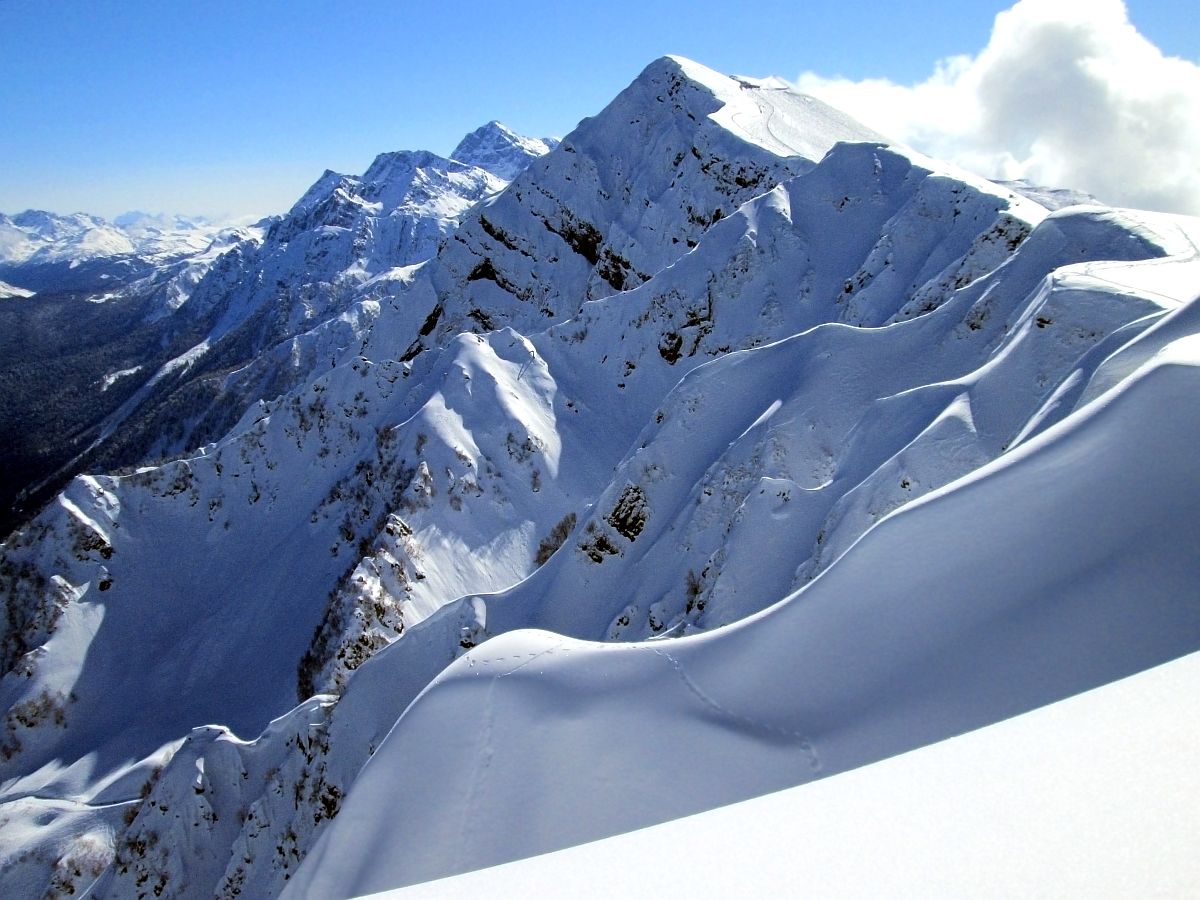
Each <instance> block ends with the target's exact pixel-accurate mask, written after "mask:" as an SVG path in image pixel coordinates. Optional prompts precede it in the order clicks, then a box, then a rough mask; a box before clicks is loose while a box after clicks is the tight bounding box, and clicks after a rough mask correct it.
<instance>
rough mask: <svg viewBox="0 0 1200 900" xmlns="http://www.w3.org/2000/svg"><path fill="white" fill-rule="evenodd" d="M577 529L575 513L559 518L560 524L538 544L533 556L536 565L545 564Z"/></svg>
mask: <svg viewBox="0 0 1200 900" xmlns="http://www.w3.org/2000/svg"><path fill="white" fill-rule="evenodd" d="M574 529H575V513H573V512H570V513H567V514H566V515H565V516H563V517H562V518H561V519H559V521H558V524H557V525H555V526H554V527H553V528H551V529H550V533H549V534H548V535H546V536H545V537H544V538H542V541H541V543H540V544H538V548H537V553H535V554H534V556H533V561H534V564H535V565H538V566H543V565H545V564H546V562H547V561H548V560H549V559H550V557H551V556H553V555H554V553H555V551H557V550H558V548H559V547H561V546H562V545H563V543H564V542H565V541H566V540H567V538H568V537H569V536H570V534H571V532H572V531H573V530H574Z"/></svg>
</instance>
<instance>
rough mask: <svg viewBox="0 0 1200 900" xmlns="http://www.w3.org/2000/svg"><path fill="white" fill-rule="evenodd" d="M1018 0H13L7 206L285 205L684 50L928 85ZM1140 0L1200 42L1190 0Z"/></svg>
mask: <svg viewBox="0 0 1200 900" xmlns="http://www.w3.org/2000/svg"><path fill="white" fill-rule="evenodd" d="M1007 5H1008V4H1006V3H997V2H970V0H960V2H955V3H949V2H933V0H913V2H908V3H903V4H901V3H895V2H889V3H879V4H875V3H863V2H859V3H846V2H825V0H821V2H813V3H805V2H798V0H791V2H776V0H759V2H756V3H754V4H752V5H735V4H731V3H728V2H724V3H718V2H709V0H692V2H688V3H678V2H677V3H670V4H668V3H657V2H652V0H642V2H623V0H622V2H607V3H583V4H565V3H542V2H527V3H507V4H506V3H497V2H493V3H478V2H459V3H457V4H453V5H450V4H431V3H424V2H422V3H409V2H403V0H396V2H382V0H363V2H354V0H345V2H337V3H334V2H316V0H290V2H282V0H240V2H228V0H207V2H204V3H201V2H183V0H180V2H149V0H123V2H112V0H90V2H86V3H85V2H65V0H63V2H52V0H0V85H2V86H3V87H2V88H0V134H2V136H3V140H2V141H0V210H3V211H6V212H15V211H17V210H20V209H23V208H26V207H31V206H32V207H40V208H46V209H51V210H54V211H58V212H71V211H75V210H85V211H89V212H96V213H99V214H101V215H108V216H112V215H115V214H116V213H119V212H121V211H124V210H126V209H132V208H140V209H146V210H148V211H153V212H159V211H162V212H184V213H202V214H206V215H211V216H223V215H229V216H239V215H247V214H256V215H257V214H266V213H271V212H281V211H283V210H284V209H286V208H287V207H288V206H289V205H290V204H291V202H292V201H293V200H295V199H296V197H298V196H299V195H300V193H301V192H302V191H303V190H304V188H305V187H307V185H308V184H309V183H311V182H312V181H313V180H315V178H316V177H317V176H318V175H320V173H321V172H322V171H323V170H324V169H325V168H333V169H336V170H338V171H344V172H360V171H362V170H363V169H364V168H365V167H366V166H367V164H368V163H369V162H370V160H371V158H372V157H373V156H374V155H375V154H376V153H378V152H381V151H384V150H395V149H413V148H418V147H420V148H426V149H431V150H434V151H436V152H440V153H448V152H449V151H450V149H451V148H452V147H453V146H454V144H455V143H456V142H457V140H458V139H459V138H460V137H461V136H462V135H463V134H464V133H466V132H467V131H469V130H471V129H473V128H475V127H476V126H478V125H480V124H482V123H483V122H485V121H487V120H488V119H492V118H496V119H500V120H501V121H504V122H506V123H507V124H509V125H511V126H512V127H514V128H516V129H517V130H519V131H523V132H525V133H529V134H539V135H541V134H559V135H561V134H563V133H565V132H567V131H569V130H570V129H571V127H572V126H573V125H574V124H575V123H576V122H577V121H578V120H579V119H580V118H582V117H583V116H586V115H591V114H593V113H595V112H596V111H598V110H599V109H600V108H602V107H603V106H604V104H605V103H606V102H607V101H608V100H610V99H611V98H612V96H613V95H614V94H616V93H617V92H618V91H619V90H620V89H621V88H622V87H624V86H625V85H626V84H627V83H628V82H629V81H630V80H632V79H633V78H634V77H635V76H636V75H637V73H638V72H639V71H640V70H641V68H642V67H643V66H644V65H646V64H647V63H648V62H650V61H651V60H652V59H654V58H656V57H658V56H661V55H663V54H664V53H677V54H681V55H684V56H688V57H691V58H693V59H696V60H698V61H700V62H702V63H705V64H706V65H709V66H711V67H713V68H715V69H718V70H721V71H726V72H735V73H743V74H752V75H768V74H778V75H782V76H784V77H787V78H795V77H797V76H798V75H799V74H800V73H801V72H806V71H807V72H812V73H817V74H819V75H822V76H829V77H832V76H843V77H845V78H848V79H855V80H858V79H864V78H887V79H889V80H891V81H894V82H898V83H903V84H912V83H916V82H919V81H920V80H922V79H924V78H927V77H928V76H929V75H930V73H931V72H932V71H933V68H934V64H935V63H936V61H938V60H940V59H943V58H945V57H948V56H951V55H953V54H962V53H969V54H974V53H977V52H979V51H980V50H981V49H982V48H983V47H984V46H985V45H986V44H987V42H988V37H989V33H990V31H991V28H992V22H993V19H994V17H995V15H996V13H997V12H999V11H1001V10H1002V9H1004V8H1005V7H1006V6H1007ZM1127 6H1128V12H1129V17H1130V19H1131V21H1132V22H1133V24H1134V25H1135V26H1136V27H1137V28H1138V30H1140V31H1141V32H1142V34H1144V35H1145V36H1146V37H1147V38H1149V39H1150V40H1151V41H1152V42H1154V43H1155V44H1157V45H1158V46H1159V47H1160V48H1162V49H1163V51H1164V52H1166V53H1167V54H1171V55H1180V56H1184V57H1190V58H1192V59H1195V58H1196V56H1197V48H1200V26H1197V24H1196V23H1195V21H1193V20H1194V19H1196V18H1200V17H1195V16H1194V15H1190V14H1189V13H1188V12H1187V11H1186V10H1185V7H1186V6H1187V4H1183V3H1166V2H1162V0H1158V2H1154V0H1141V2H1138V0H1131V2H1129V3H1128V4H1127Z"/></svg>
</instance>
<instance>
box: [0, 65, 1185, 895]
mask: <svg viewBox="0 0 1200 900" xmlns="http://www.w3.org/2000/svg"><path fill="white" fill-rule="evenodd" d="M1088 201H1089V198H1086V197H1084V196H1081V195H1077V194H1074V193H1071V192H1069V191H1061V190H1049V189H1045V188H1039V187H1037V186H1034V185H1027V184H1023V183H1022V184H1011V185H1000V184H996V183H992V182H989V181H986V180H984V179H981V178H976V177H974V176H971V175H969V174H966V173H963V172H962V171H960V170H957V169H955V168H952V167H950V166H946V165H943V164H941V163H939V162H937V161H935V160H931V159H928V158H926V157H924V156H922V155H920V154H918V153H916V152H914V151H912V150H911V149H908V148H905V147H902V146H898V145H895V144H892V143H889V142H888V141H887V140H886V139H885V138H883V137H882V136H880V135H878V134H876V133H874V132H872V131H871V130H869V129H867V128H865V127H864V126H862V125H861V124H859V123H857V122H855V121H853V120H852V119H850V118H848V117H847V116H845V115H844V114H842V113H840V112H838V111H837V110H834V109H832V108H830V107H828V106H826V105H825V104H823V103H821V102H820V101H818V100H816V99H814V98H812V97H808V96H806V95H803V94H799V93H796V92H794V91H793V90H791V89H789V88H787V87H786V86H785V85H783V84H782V83H781V82H779V81H778V80H774V79H772V80H765V81H764V80H757V79H749V78H732V77H727V76H724V75H720V74H718V73H716V72H713V71H712V70H709V69H707V68H705V67H704V66H701V65H699V64H697V63H693V62H691V61H688V60H684V59H680V58H677V57H665V58H663V59H660V60H657V61H655V62H653V63H652V64H651V65H650V66H649V67H647V69H646V70H645V71H644V72H642V74H641V75H639V76H638V78H637V79H635V80H634V81H633V83H632V84H631V85H630V86H629V87H628V88H626V89H625V90H624V91H623V92H621V94H619V95H618V96H617V97H616V98H615V99H614V100H613V101H612V102H611V103H610V104H609V105H608V106H607V107H606V108H605V109H604V110H603V111H601V112H599V113H598V114H597V115H596V116H595V117H593V118H589V119H585V120H584V121H583V122H581V123H580V125H579V126H578V127H577V128H576V129H575V130H574V131H572V132H571V133H570V134H568V135H566V136H565V137H564V138H563V139H562V140H561V142H558V141H555V140H550V139H530V138H524V137H521V136H519V135H516V134H514V133H513V132H512V131H510V130H509V129H507V128H505V127H504V126H502V125H500V124H499V123H496V122H492V123H489V124H488V125H485V126H483V127H482V128H480V129H478V130H477V131H475V132H473V133H472V134H470V135H468V136H467V137H466V138H465V139H464V140H463V142H462V143H461V144H460V145H459V147H458V148H456V149H455V151H454V152H453V153H452V154H451V157H450V158H441V157H438V156H435V155H433V154H431V153H426V152H398V153H386V154H383V155H381V156H379V157H378V158H377V159H376V160H375V162H374V163H372V165H371V166H370V167H369V168H368V170H367V171H366V172H365V173H363V174H362V175H361V176H346V175H340V174H337V173H333V172H326V173H325V174H324V175H323V176H322V177H321V178H320V179H318V181H317V182H316V183H315V184H314V185H313V186H312V187H311V188H310V189H309V190H308V191H307V192H306V193H305V195H304V196H303V197H302V198H300V200H298V201H297V203H296V204H295V205H294V206H293V207H292V209H291V210H290V211H288V212H287V213H286V214H285V215H282V216H279V217H273V218H270V219H267V220H264V221H263V222H261V223H258V224H257V225H256V226H254V227H251V228H246V229H241V230H237V231H226V232H220V233H217V234H209V235H208V236H207V238H206V241H205V243H204V245H203V246H202V247H195V248H193V251H192V252H190V253H188V254H181V255H179V256H172V255H170V253H167V251H166V250H165V249H163V250H162V252H163V253H166V254H167V255H166V256H162V257H155V258H153V259H151V258H150V257H151V256H152V254H151V252H150V251H149V250H146V251H144V252H145V254H146V258H145V264H146V269H145V271H144V273H142V274H141V275H140V276H139V277H137V278H135V279H134V280H132V281H128V282H125V283H122V284H121V286H120V287H119V288H117V289H115V290H108V289H103V290H99V291H95V289H89V290H91V291H92V292H91V293H89V292H87V291H85V292H83V293H82V294H79V295H76V296H67V292H66V289H65V288H63V287H62V286H61V285H60V286H59V287H58V288H54V289H45V290H42V289H39V290H38V291H37V293H36V294H35V295H34V296H31V297H26V298H13V299H10V300H5V301H3V303H0V316H2V317H4V318H2V319H0V389H2V390H4V391H5V392H6V394H7V395H8V396H11V397H13V398H14V403H13V405H12V406H11V408H10V412H9V413H7V414H6V415H7V418H5V419H4V420H3V421H2V422H0V425H2V427H3V429H4V431H3V437H4V446H5V447H8V448H12V449H9V450H7V451H6V452H7V453H8V454H9V456H8V458H7V459H6V460H4V463H5V465H6V471H8V472H10V473H13V474H12V475H9V476H7V478H8V481H7V482H6V484H5V485H4V487H5V491H6V492H7V493H6V495H5V498H3V499H5V502H6V504H9V510H8V524H9V525H11V526H16V527H15V530H13V531H12V533H11V535H10V536H9V537H8V538H7V540H6V541H5V542H4V544H3V545H0V598H2V601H3V605H4V611H5V616H4V618H3V619H0V622H2V623H3V624H2V625H0V670H2V671H4V672H6V673H7V674H5V675H4V676H3V679H2V680H0V708H2V709H4V710H6V711H7V712H6V713H5V717H4V721H3V723H2V725H0V778H3V779H4V781H3V783H2V784H0V819H2V821H3V824H0V835H3V838H2V839H0V893H3V894H6V895H12V896H32V895H42V894H49V895H51V896H67V895H75V896H79V895H81V894H83V893H85V892H90V893H89V894H88V895H89V896H94V897H98V898H99V897H151V896H177V897H211V896H218V897H236V896H241V897H274V896H283V897H293V898H295V897H322V898H325V897H350V896H357V895H360V894H365V893H368V892H371V891H376V890H383V889H386V888H390V887H397V886H401V885H405V884H411V883H414V882H418V881H423V880H427V879H432V878H436V877H440V876H443V875H447V874H452V873H455V872H461V871H466V870H469V869H474V868H480V867H483V866H488V865H493V864H496V863H500V862H505V861H508V860H512V859H516V858H520V857H523V856H528V855H531V854H536V853H542V852H545V851H547V850H551V849H556V848H559V847H563V846H568V845H571V844H576V843H581V842H585V841H589V840H593V839H596V838H600V837H604V836H607V835H612V834H616V833H619V832H622V831H628V830H630V829H633V828H637V827H641V826H645V825H649V824H653V823H657V822H663V821H667V820H670V819H673V818H677V817H680V816H683V815H688V814H691V813H695V812H700V811H703V810H706V809H711V808H713V807H716V806H718V805H721V804H725V803H730V802H734V801H737V800H742V799H746V798H749V797H752V796H756V795H759V794H763V793H766V792H769V791H773V790H777V789H780V788H784V787H789V786H793V785H797V784H800V783H803V782H806V781H810V780H813V779H816V778H820V777H824V776H827V775H831V774H834V773H837V772H842V771H846V770H848V769H851V768H855V767H857V766H861V765H864V764H867V763H870V762H873V761H875V760H879V759H882V758H884V757H887V756H890V755H893V754H897V753H900V752H903V751H905V750H908V749H911V748H914V747H918V746H922V745H924V744H928V743H931V742H934V741H937V740H940V739H942V738H945V737H949V736H951V735H954V734H958V733H961V732H964V731H967V730H970V729H973V728H978V727H980V726H983V725H987V724H989V723H992V722H996V721H998V720H1000V719H1004V718H1007V717H1010V716H1013V715H1015V714H1017V713H1020V712H1024V711H1027V710H1030V709H1033V708H1035V707H1038V706H1041V705H1044V704H1048V703H1052V702H1055V701H1057V700H1059V699H1061V698H1064V697H1066V696H1069V695H1072V694H1075V693H1078V692H1080V691H1083V690H1086V689H1088V688H1091V687H1095V686H1097V685H1100V684H1104V683H1106V682H1109V681H1112V680H1114V679H1116V678H1119V677H1122V676H1124V675H1128V674H1132V673H1134V672H1138V671H1141V670H1143V669H1147V668H1149V667H1152V666H1154V665H1157V664H1159V663H1162V662H1165V661H1167V660H1170V659H1173V658H1176V657H1179V656H1182V655H1184V654H1187V653H1190V652H1193V651H1196V650H1198V649H1200V603H1198V602H1197V599H1196V591H1195V585H1196V584H1198V583H1200V556H1198V555H1197V554H1196V553H1195V548H1196V546H1198V545H1200V525H1198V524H1197V523H1200V456H1198V455H1197V454H1196V453H1195V452H1194V448H1195V446H1196V445H1197V442H1198V440H1200V418H1198V417H1196V416H1195V415H1192V414H1191V413H1190V410H1191V408H1192V406H1193V405H1194V404H1193V403H1192V399H1191V398H1193V397H1194V396H1195V392H1196V390H1197V388H1198V387H1200V382H1198V378H1200V369H1198V368H1197V367H1198V366H1200V352H1198V351H1197V349H1196V348H1197V346H1200V344H1198V343H1197V337H1196V334H1197V330H1198V329H1200V318H1198V316H1200V312H1198V311H1200V307H1197V305H1196V299H1197V298H1196V287H1195V286H1196V285H1197V284H1200V251H1198V250H1197V243H1198V242H1200V221H1197V220H1195V219H1189V218H1186V217H1176V216H1167V215H1161V214H1152V213H1144V212H1139V211H1133V210H1116V209H1112V208H1108V207H1103V206H1099V205H1096V204H1094V203H1090V202H1088ZM68 218H69V219H71V220H72V221H74V222H75V225H71V226H68V225H59V224H54V225H53V226H51V225H50V224H49V219H47V220H46V221H47V223H48V224H47V225H46V228H47V229H48V230H47V233H48V234H49V233H55V234H62V235H67V234H68V232H69V228H73V227H76V226H77V227H78V229H79V230H77V231H74V232H69V233H70V234H77V235H82V234H84V233H91V234H92V235H93V236H92V237H91V238H87V241H91V242H92V243H93V244H99V243H101V233H102V232H103V235H109V232H110V231H111V232H112V234H111V236H110V237H104V241H108V244H107V245H108V246H112V247H116V246H117V242H118V239H120V240H124V241H126V242H128V243H129V244H130V246H134V240H135V239H134V237H133V236H132V235H133V234H134V233H135V232H137V233H139V234H146V235H149V234H150V233H151V232H154V233H155V234H158V235H159V237H158V238H157V240H158V241H159V243H158V244H157V245H154V246H160V247H165V244H164V243H163V241H164V240H165V238H163V237H162V235H164V234H166V233H168V232H167V231H164V230H162V229H161V228H159V226H153V227H152V226H150V225H145V224H138V223H137V222H133V221H131V222H124V223H123V224H118V223H114V224H112V225H108V224H107V223H99V224H88V223H94V222H99V220H92V219H89V218H87V217H68ZM18 219H21V220H22V222H18V221H17V220H18ZM35 219H38V214H25V218H22V217H20V216H19V217H14V218H12V219H4V220H3V222H0V225H3V226H4V227H5V228H6V229H11V230H19V231H20V232H21V233H22V234H30V235H32V234H33V233H34V231H35V230H36V229H35V225H34V220H35ZM76 220H77V221H76ZM39 221H40V220H39ZM196 227H197V230H201V229H202V228H203V226H196ZM155 228H159V230H158V231H155V230H154V229H155ZM54 229H62V230H61V231H55V230H54ZM105 229H108V230H105ZM138 229H142V231H138ZM186 231H187V228H186V227H184V226H181V227H180V228H178V229H175V230H174V231H170V233H172V234H174V233H176V232H179V233H184V232H186ZM8 233H9V232H8V231H6V232H5V234H8ZM122 236H123V237H122ZM25 240H28V241H31V242H32V241H33V240H34V239H33V237H29V238H27V239H25ZM72 240H75V239H74V238H70V237H61V238H55V239H53V240H50V239H49V238H47V241H48V243H47V244H46V246H45V247H44V248H42V249H41V250H38V251H36V252H44V253H45V255H46V258H47V259H48V258H49V257H50V256H51V255H52V254H53V253H59V254H60V256H59V257H57V258H56V259H66V258H68V257H70V256H71V254H72V253H73V252H83V251H71V250H68V249H67V248H68V245H69V244H70V243H71V241H72ZM145 241H146V242H145V243H143V244H140V245H136V246H142V247H149V246H151V245H152V240H151V238H150V237H146V238H145ZM76 243H78V244H80V245H82V244H83V243H86V241H85V240H84V238H82V237H80V238H79V239H78V241H77V242H76ZM6 246H7V245H6ZM51 246H54V247H57V248H58V249H57V250H54V251H52V250H51V249H49V247H51ZM122 246H124V245H122ZM6 252H8V251H7V250H6ZM132 252H133V251H130V250H121V251H120V253H122V254H129V253H132ZM139 252H141V251H139ZM172 252H173V251H172ZM34 255H35V253H31V254H30V255H29V256H27V257H26V260H29V259H33V257H34ZM135 255H136V254H135ZM108 258H115V257H113V256H112V255H111V254H110V256H109V257H108ZM56 264H58V263H57V262H56ZM67 265H68V266H69V263H67ZM0 278H4V280H6V281H9V282H10V283H12V284H16V285H20V284H21V282H20V281H13V280H12V279H10V278H9V277H8V275H5V274H3V273H0ZM114 280H116V279H114ZM119 467H124V468H119ZM647 852H651V850H649V849H648V851H647Z"/></svg>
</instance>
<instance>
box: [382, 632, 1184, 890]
mask: <svg viewBox="0 0 1200 900" xmlns="http://www.w3.org/2000/svg"><path fill="white" fill-rule="evenodd" d="M1197 697H1200V654H1195V653H1193V654H1191V655H1189V656H1186V657H1184V658H1182V659H1179V660H1176V661H1174V662H1170V663H1166V664H1164V665H1162V666H1159V667H1156V668H1154V669H1150V670H1148V671H1145V672H1142V673H1139V674H1137V675H1134V676H1131V677H1129V678H1127V679H1123V680H1121V681H1117V682H1113V683H1111V684H1109V685H1106V686H1104V687H1101V688H1097V689H1095V690H1092V691H1089V692H1087V693H1084V694H1079V695H1076V696H1075V697H1071V698H1069V699H1067V700H1062V701H1059V702H1058V703H1054V704H1051V705H1049V706H1045V707H1043V708H1041V709H1038V710H1035V711H1034V712H1030V713H1026V714H1024V715H1021V716H1017V717H1014V718H1012V719H1008V720H1006V721H1004V722H1001V723H997V724H995V725H990V726H988V727H986V728H982V729H979V730H977V731H973V732H970V733H968V734H966V735H962V736H959V737H955V738H950V739H949V740H946V741H944V742H941V743H937V744H932V745H929V746H927V747H924V748H922V749H920V750H914V751H911V752H909V753H906V754H902V755H899V756H894V757H892V758H890V759H887V760H884V761H882V762H878V763H874V764H872V765H869V766H865V767H863V768H860V769H855V770H853V771H850V772H846V773H844V774H841V775H837V776H834V777H833V778H829V779H826V780H824V781H820V782H815V783H813V784H808V785H804V786H802V787H797V788H790V789H786V790H783V791H778V792H776V793H773V794H768V795H765V796H763V797H759V798H756V799H754V800H748V801H743V802H741V803H737V804H733V805H730V806H726V807H722V808H720V809H714V810H712V811H710V812H707V813H702V814H699V815H696V816H691V817H688V818H684V819H678V820H675V821H673V822H667V823H664V824H662V825H656V826H653V827H651V828H646V829H642V830H639V831H634V832H629V833H626V834H622V835H619V836H617V837H612V838H608V839H606V840H603V841H597V842H594V843H590V844H584V845H581V846H578V847H573V848H571V849H567V850H561V851H558V852H555V853H551V854H546V855H544V856H538V857H533V858H530V859H526V860H523V861H520V862H514V863H508V864H506V865H502V866H497V867H493V868H489V869H482V870H478V871H475V872H472V873H469V874H464V875H459V876H455V877H452V878H449V879H446V880H441V881H431V882H425V883H423V884H421V885H416V886H413V887H411V888H407V889H401V890H396V891H390V892H386V893H383V894H376V895H373V897H375V898H379V900H383V898H387V900H409V898H412V900H416V898H438V897H467V896H479V895H486V896H489V897H497V898H500V897H527V896H530V895H531V894H532V895H542V894H546V893H556V892H557V893H561V892H564V891H566V892H569V893H570V894H571V895H572V896H578V897H598V898H599V897H612V896H614V895H619V896H628V897H649V896H655V897H729V896H735V895H736V896H772V895H775V894H777V893H778V892H779V891H780V890H781V887H780V886H781V885H787V892H788V893H811V894H815V895H817V896H838V897H878V896H884V895H886V896H889V897H928V896H930V894H936V895H938V896H972V897H1012V896H1026V897H1028V896H1043V895H1054V896H1073V897H1085V896H1091V897H1096V896H1145V895H1154V896H1186V895H1191V894H1194V893H1195V892H1196V890H1197V889H1198V888H1200V862H1198V860H1197V856H1196V854H1195V846H1194V842H1193V837H1194V835H1195V834H1196V831H1197V829H1198V828H1200V813H1198V812H1197V806H1196V803H1195V798H1196V796H1197V795H1200V776H1198V775H1197V772H1196V768H1195V766H1194V765H1192V760H1193V759H1194V758H1195V755H1196V753H1197V751H1198V750H1200V715H1198V713H1200V708H1198V705H1197V704H1198V701H1197Z"/></svg>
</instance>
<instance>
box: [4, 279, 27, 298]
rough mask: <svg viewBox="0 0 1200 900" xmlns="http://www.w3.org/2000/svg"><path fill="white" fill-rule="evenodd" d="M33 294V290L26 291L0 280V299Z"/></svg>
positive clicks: (24, 296)
mask: <svg viewBox="0 0 1200 900" xmlns="http://www.w3.org/2000/svg"><path fill="white" fill-rule="evenodd" d="M33 294H34V292H33V291H27V290H25V288H19V287H17V286H16V285H15V284H9V283H8V282H6V281H0V300H8V299H12V298H15V299H18V300H21V299H24V298H26V297H32V296H33Z"/></svg>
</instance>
